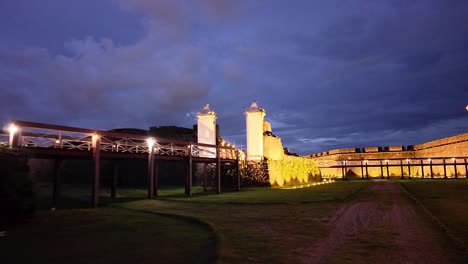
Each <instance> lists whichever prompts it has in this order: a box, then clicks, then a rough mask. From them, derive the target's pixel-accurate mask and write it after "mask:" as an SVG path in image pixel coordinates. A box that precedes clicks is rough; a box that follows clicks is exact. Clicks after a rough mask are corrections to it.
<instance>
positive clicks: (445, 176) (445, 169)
mask: <svg viewBox="0 0 468 264" xmlns="http://www.w3.org/2000/svg"><path fill="white" fill-rule="evenodd" d="M444 179H447V165H446V164H445V159H444Z"/></svg>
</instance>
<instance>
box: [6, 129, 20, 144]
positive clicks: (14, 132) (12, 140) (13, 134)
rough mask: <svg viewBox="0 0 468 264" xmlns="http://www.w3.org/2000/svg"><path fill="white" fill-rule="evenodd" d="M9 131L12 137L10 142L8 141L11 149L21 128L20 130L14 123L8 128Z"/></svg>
mask: <svg viewBox="0 0 468 264" xmlns="http://www.w3.org/2000/svg"><path fill="white" fill-rule="evenodd" d="M8 131H9V132H10V137H9V140H8V145H9V147H10V148H13V144H14V138H15V134H16V132H18V131H19V128H18V127H17V126H16V125H15V124H14V123H11V124H10V125H9V126H8Z"/></svg>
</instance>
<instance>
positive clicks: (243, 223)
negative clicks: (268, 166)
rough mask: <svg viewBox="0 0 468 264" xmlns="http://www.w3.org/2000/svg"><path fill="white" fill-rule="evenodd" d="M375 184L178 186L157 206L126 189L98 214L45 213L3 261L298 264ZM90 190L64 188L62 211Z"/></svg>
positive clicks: (2, 245) (14, 240) (22, 230)
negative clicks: (331, 222) (211, 189)
mask: <svg viewBox="0 0 468 264" xmlns="http://www.w3.org/2000/svg"><path fill="white" fill-rule="evenodd" d="M368 184H370V183H369V182H364V181H350V182H337V183H333V184H327V185H320V186H314V187H310V188H303V189H294V190H281V189H271V188H250V189H243V190H242V191H241V192H227V193H222V194H220V195H216V194H212V193H209V194H207V193H203V192H202V191H201V189H197V188H196V189H195V192H194V195H193V196H192V197H186V196H185V195H183V189H182V188H178V189H174V188H171V189H162V190H161V191H160V196H159V197H158V198H157V199H155V200H146V199H143V198H144V196H145V190H135V189H123V190H119V192H118V193H119V199H118V200H117V201H116V202H110V200H108V199H104V198H105V197H102V198H103V200H104V202H105V204H106V206H105V207H102V208H99V209H60V210H57V211H42V212H41V213H40V214H39V215H38V217H37V218H36V219H35V220H34V221H33V222H31V223H29V224H27V225H25V226H21V227H19V228H16V229H13V230H10V231H9V234H8V236H7V237H6V238H3V239H0V256H2V257H4V259H3V260H5V257H6V260H7V262H5V261H3V260H2V263H210V262H213V261H215V262H217V263H246V262H250V263H252V262H253V263H267V262H270V263H293V262H296V260H298V259H300V257H301V254H302V252H303V250H305V249H307V248H309V247H310V244H312V243H314V242H315V241H318V240H319V239H320V238H321V237H322V236H323V235H324V234H325V232H326V228H327V227H326V219H328V218H329V217H330V216H332V215H333V214H334V213H335V211H336V209H337V208H338V207H339V206H341V205H343V203H345V202H346V201H347V200H349V199H351V197H352V196H353V195H354V194H356V193H357V192H359V190H361V189H362V188H363V187H364V186H367V185H368ZM43 187H44V186H43ZM42 189H43V190H46V189H47V188H42ZM88 189H89V188H87V187H86V188H81V187H79V186H78V187H77V186H71V187H70V186H68V187H67V186H64V188H63V196H64V197H65V199H62V200H61V205H62V208H63V207H66V205H67V204H72V206H75V205H77V204H79V205H84V204H85V202H87V200H88V198H89V197H88V195H89V190H88ZM104 195H106V196H107V195H108V194H106V193H104ZM73 198H79V199H77V201H78V200H79V201H78V202H74V203H72V202H71V201H72V200H73ZM135 199H138V200H135ZM45 204H47V203H45ZM324 219H325V220H324ZM214 258H216V260H214Z"/></svg>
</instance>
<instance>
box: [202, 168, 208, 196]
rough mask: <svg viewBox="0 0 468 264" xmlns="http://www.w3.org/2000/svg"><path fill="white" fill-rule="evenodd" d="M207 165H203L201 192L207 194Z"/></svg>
mask: <svg viewBox="0 0 468 264" xmlns="http://www.w3.org/2000/svg"><path fill="white" fill-rule="evenodd" d="M207 166H208V164H206V163H203V179H202V180H203V191H204V192H207V191H208V170H207Z"/></svg>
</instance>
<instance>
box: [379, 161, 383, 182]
mask: <svg viewBox="0 0 468 264" xmlns="http://www.w3.org/2000/svg"><path fill="white" fill-rule="evenodd" d="M380 179H383V165H382V160H380Z"/></svg>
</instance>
